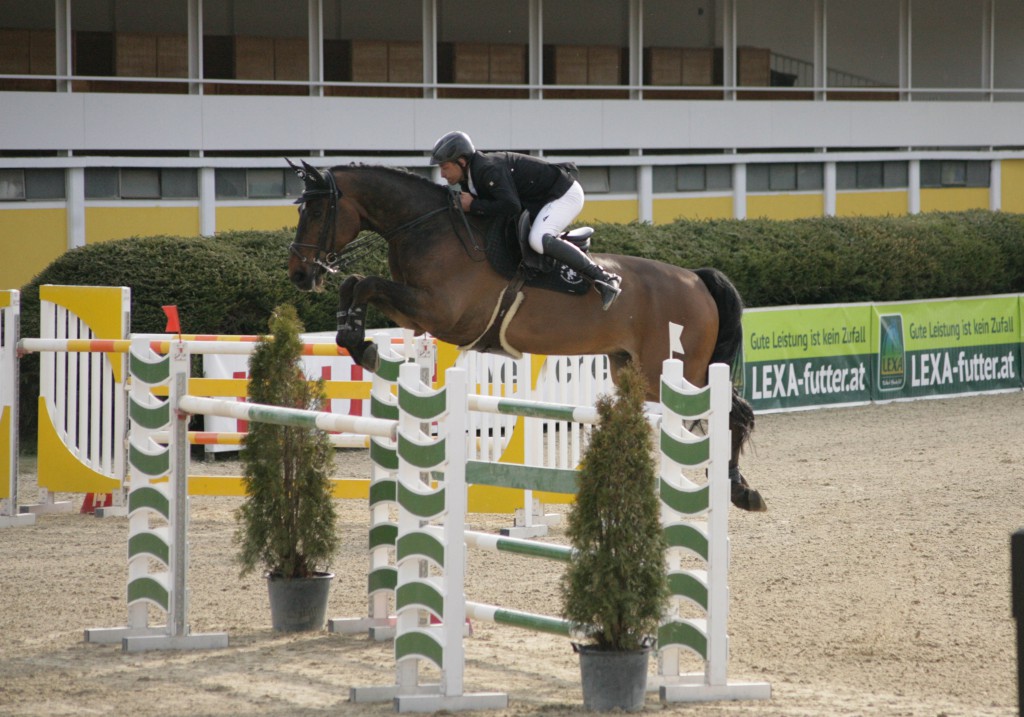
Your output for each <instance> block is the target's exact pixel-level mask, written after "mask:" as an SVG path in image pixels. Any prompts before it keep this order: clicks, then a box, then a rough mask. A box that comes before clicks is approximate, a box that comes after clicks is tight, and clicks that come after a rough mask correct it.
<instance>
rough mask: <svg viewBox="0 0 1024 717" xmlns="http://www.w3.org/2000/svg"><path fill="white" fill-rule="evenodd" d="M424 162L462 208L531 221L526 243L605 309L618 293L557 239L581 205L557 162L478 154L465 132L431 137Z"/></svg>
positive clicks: (613, 278)
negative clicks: (588, 289)
mask: <svg viewBox="0 0 1024 717" xmlns="http://www.w3.org/2000/svg"><path fill="white" fill-rule="evenodd" d="M430 163H431V164H436V165H439V167H440V169H441V176H442V177H443V178H444V179H445V181H446V182H448V184H449V185H453V186H454V185H459V186H460V187H461V188H462V190H463V192H462V194H461V197H460V199H461V201H462V209H463V211H466V212H471V213H473V214H483V215H488V216H504V215H512V216H519V214H520V213H521V212H522V210H523V209H524V208H525V209H526V210H527V211H529V213H530V219H531V221H532V222H533V224H532V226H531V227H530V246H531V247H532V248H533V250H534V251H535V252H537V253H538V254H546V255H548V256H550V257H551V258H553V259H556V260H557V261H560V262H562V263H563V264H565V265H566V266H568V267H569V268H571V269H574V270H575V271H577V272H579V273H580V274H582V275H583V276H585V277H587V278H588V279H590V280H591V281H593V282H594V287H595V288H596V289H597V290H598V292H599V293H600V294H601V303H602V308H603V309H605V310H606V311H607V310H608V307H609V306H611V305H612V302H613V301H615V299H616V297H617V296H618V295H619V291H620V290H619V284H620V283H621V282H622V278H621V277H620V276H618V275H617V274H612V273H610V272H608V271H605V270H604V269H603V268H602V267H600V266H598V265H597V264H595V263H594V262H593V261H591V259H590V257H589V256H587V255H586V254H584V253H583V252H582V251H581V250H580V249H579V248H578V247H577V246H576V245H575V244H572V243H571V242H568V241H564V240H562V239H559V238H558V235H559V234H561V233H562V231H564V230H565V228H566V227H567V226H568V225H569V223H570V222H572V220H573V219H575V218H576V216H577V215H578V214H579V213H580V210H581V209H582V208H583V188H582V187H581V186H580V183H579V182H577V181H576V180H575V179H574V178H573V176H572V175H571V174H569V172H568V170H567V169H566V168H565V167H564V166H561V165H558V164H553V163H551V162H546V161H544V160H543V159H540V158H538V157H532V156H530V155H527V154H517V153H515V152H487V153H485V152H478V151H476V149H475V148H474V147H473V141H472V140H471V139H470V138H469V135H467V134H466V133H465V132H449V133H448V134H446V135H444V136H443V137H441V139H439V140H437V143H436V144H434V150H433V152H431V154H430Z"/></svg>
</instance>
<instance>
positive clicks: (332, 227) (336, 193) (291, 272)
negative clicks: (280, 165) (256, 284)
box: [286, 160, 360, 291]
mask: <svg viewBox="0 0 1024 717" xmlns="http://www.w3.org/2000/svg"><path fill="white" fill-rule="evenodd" d="M286 161H288V164H289V165H291V167H292V169H294V170H295V173H296V174H298V175H299V177H300V178H301V179H302V181H303V183H304V184H305V188H304V189H303V192H302V196H301V197H299V198H298V199H297V200H296V201H295V203H296V204H298V205H299V224H298V227H296V230H295V240H294V241H293V242H292V245H291V246H290V247H289V251H290V252H291V257H290V258H289V259H288V276H289V277H290V278H291V280H292V283H293V284H295V286H297V287H298V288H299V289H301V290H302V291H311V290H313V289H318V288H320V286H322V285H323V281H324V277H325V276H326V274H333V273H334V272H336V271H337V264H338V252H339V251H340V250H341V248H342V247H344V246H345V245H346V244H348V243H349V242H350V241H352V239H354V238H355V236H356V234H358V233H359V225H360V218H359V215H358V212H357V211H356V210H355V209H354V208H353V207H351V206H348V205H347V203H346V202H345V201H344V200H343V199H342V194H341V190H340V189H339V188H338V184H337V181H336V180H335V178H334V172H333V171H332V170H330V169H328V170H325V171H322V172H321V171H320V170H319V169H317V168H316V167H313V166H310V165H309V164H307V163H306V162H302V166H301V167H299V166H296V165H295V164H293V163H292V162H291V160H286Z"/></svg>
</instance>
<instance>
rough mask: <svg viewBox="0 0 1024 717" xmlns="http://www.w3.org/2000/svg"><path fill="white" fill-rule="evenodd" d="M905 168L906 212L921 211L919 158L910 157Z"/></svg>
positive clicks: (916, 212) (915, 212)
mask: <svg viewBox="0 0 1024 717" xmlns="http://www.w3.org/2000/svg"><path fill="white" fill-rule="evenodd" d="M907 165H908V169H907V213H908V214H920V213H921V160H919V159H912V160H910V161H909V162H908V163H907Z"/></svg>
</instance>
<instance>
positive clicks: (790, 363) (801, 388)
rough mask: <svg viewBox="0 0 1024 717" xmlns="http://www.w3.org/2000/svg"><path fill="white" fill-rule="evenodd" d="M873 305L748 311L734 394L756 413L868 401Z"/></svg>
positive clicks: (869, 395) (870, 375)
mask: <svg viewBox="0 0 1024 717" xmlns="http://www.w3.org/2000/svg"><path fill="white" fill-rule="evenodd" d="M872 337H873V334H872V307H871V304H846V305H838V304H833V305H822V306H805V307H790V308H773V309H747V310H746V311H745V312H744V313H743V349H742V359H743V360H742V371H737V375H736V378H737V379H738V380H739V381H740V382H741V384H742V385H741V386H738V389H739V390H740V391H741V393H742V394H743V396H744V397H745V398H746V399H747V400H748V401H750V403H751V404H752V405H753V407H754V410H755V411H766V410H785V409H792V408H804V407H811V406H830V405H842V404H854V403H866V402H868V401H870V400H871V395H872V393H871V388H872V387H871V380H872V372H871V368H872V365H873V363H872V361H871V354H872V351H873V349H872Z"/></svg>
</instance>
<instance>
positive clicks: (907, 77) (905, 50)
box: [899, 0, 913, 101]
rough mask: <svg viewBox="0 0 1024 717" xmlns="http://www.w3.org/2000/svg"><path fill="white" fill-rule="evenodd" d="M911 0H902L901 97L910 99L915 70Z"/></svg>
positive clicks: (900, 29) (900, 30) (900, 31)
mask: <svg viewBox="0 0 1024 717" xmlns="http://www.w3.org/2000/svg"><path fill="white" fill-rule="evenodd" d="M910 2H911V0H900V27H899V36H900V50H899V52H900V90H901V92H900V99H901V100H907V101H910V100H912V99H913V97H912V96H911V94H910V90H911V86H912V84H913V72H912V68H911V51H910V48H911V37H912V34H913V33H912V32H911V10H910Z"/></svg>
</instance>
